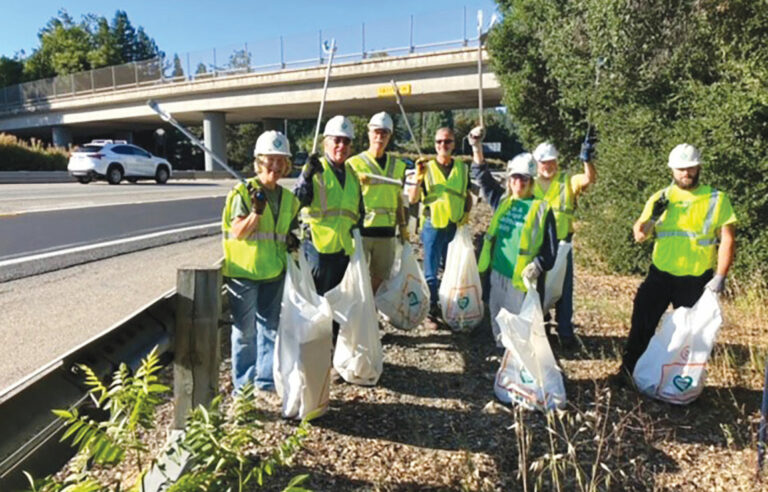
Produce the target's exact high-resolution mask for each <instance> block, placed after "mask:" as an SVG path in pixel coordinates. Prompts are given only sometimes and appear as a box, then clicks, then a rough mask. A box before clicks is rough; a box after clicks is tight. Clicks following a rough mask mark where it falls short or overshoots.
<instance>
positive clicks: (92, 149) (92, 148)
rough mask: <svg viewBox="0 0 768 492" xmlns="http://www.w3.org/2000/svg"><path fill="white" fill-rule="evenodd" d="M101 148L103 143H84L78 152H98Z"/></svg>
mask: <svg viewBox="0 0 768 492" xmlns="http://www.w3.org/2000/svg"><path fill="white" fill-rule="evenodd" d="M100 150H101V145H83V146H82V147H80V148H79V149H77V150H76V152H98V151H100Z"/></svg>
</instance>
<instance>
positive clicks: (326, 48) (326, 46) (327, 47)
mask: <svg viewBox="0 0 768 492" xmlns="http://www.w3.org/2000/svg"><path fill="white" fill-rule="evenodd" d="M323 52H324V53H325V54H326V55H328V66H326V68H325V82H323V98H322V99H321V100H320V111H319V112H318V113H317V127H316V128H315V138H314V139H312V152H311V154H314V153H315V151H317V138H318V137H319V136H320V121H321V120H322V119H323V108H325V95H326V94H327V93H328V79H330V78H331V65H332V64H333V55H334V53H336V39H334V38H332V39H331V41H330V43H329V42H328V41H325V42H324V43H323Z"/></svg>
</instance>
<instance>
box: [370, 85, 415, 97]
mask: <svg viewBox="0 0 768 492" xmlns="http://www.w3.org/2000/svg"><path fill="white" fill-rule="evenodd" d="M397 90H398V91H400V95H401V96H409V95H410V94H411V84H398V85H397ZM376 94H377V95H378V97H395V88H394V87H392V84H389V85H382V86H381V87H379V88H378V89H376Z"/></svg>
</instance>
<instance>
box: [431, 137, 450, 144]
mask: <svg viewBox="0 0 768 492" xmlns="http://www.w3.org/2000/svg"><path fill="white" fill-rule="evenodd" d="M435 143H436V144H443V145H449V144H452V143H453V139H450V138H446V139H444V140H435Z"/></svg>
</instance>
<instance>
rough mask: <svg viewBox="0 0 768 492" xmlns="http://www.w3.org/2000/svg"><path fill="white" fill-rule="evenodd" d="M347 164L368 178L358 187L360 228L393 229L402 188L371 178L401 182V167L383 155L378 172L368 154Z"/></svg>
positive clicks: (402, 166) (375, 163)
mask: <svg viewBox="0 0 768 492" xmlns="http://www.w3.org/2000/svg"><path fill="white" fill-rule="evenodd" d="M347 163H349V165H350V166H352V167H353V168H354V169H355V171H357V172H358V173H359V174H363V173H365V174H371V175H373V177H371V178H369V179H368V180H367V181H366V182H365V183H361V188H362V193H363V204H364V205H365V218H364V220H363V226H364V227H394V226H395V224H396V223H397V208H398V203H399V197H398V196H399V194H400V193H401V191H402V187H400V186H398V185H395V184H392V183H386V182H384V181H380V180H377V179H376V178H375V176H382V177H386V178H391V179H402V178H403V176H405V163H403V162H402V161H400V160H398V159H396V158H394V157H392V155H391V154H387V158H386V163H385V165H384V170H383V172H382V169H381V167H380V166H379V163H378V162H377V161H376V160H375V159H372V158H371V155H370V154H369V153H368V152H361V153H360V154H357V155H356V156H354V157H352V158H350V159H349V160H348V161H347Z"/></svg>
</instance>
